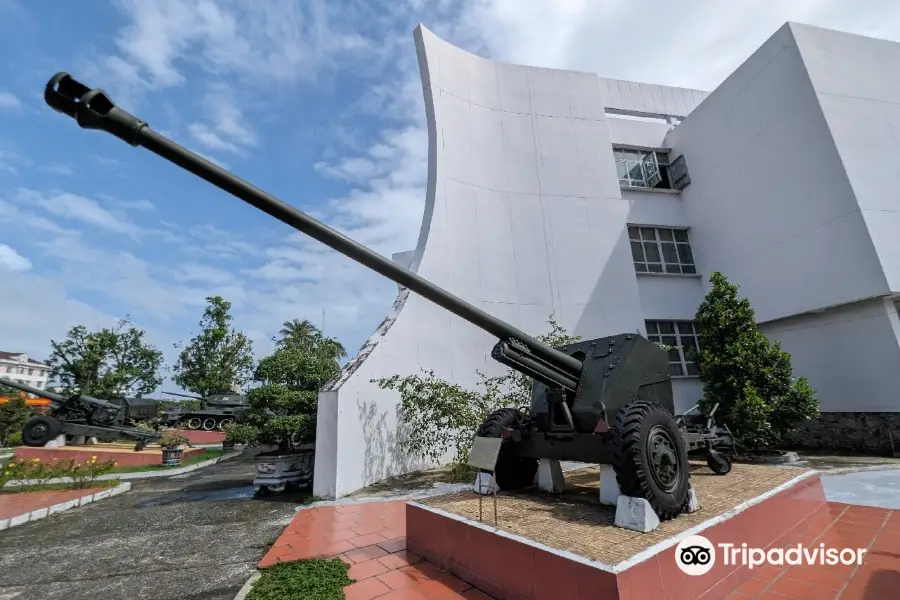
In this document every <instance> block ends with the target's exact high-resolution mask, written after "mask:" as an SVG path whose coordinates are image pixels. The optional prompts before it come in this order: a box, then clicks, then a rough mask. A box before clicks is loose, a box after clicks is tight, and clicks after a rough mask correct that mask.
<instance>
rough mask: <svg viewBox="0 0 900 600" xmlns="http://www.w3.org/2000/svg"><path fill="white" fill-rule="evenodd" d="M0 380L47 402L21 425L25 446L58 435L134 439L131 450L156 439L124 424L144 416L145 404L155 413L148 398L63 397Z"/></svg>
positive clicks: (145, 414) (104, 439) (40, 444)
mask: <svg viewBox="0 0 900 600" xmlns="http://www.w3.org/2000/svg"><path fill="white" fill-rule="evenodd" d="M0 383H2V384H3V385H6V386H9V387H11V388H14V389H17V390H20V391H22V392H26V393H28V394H33V395H35V396H39V397H41V398H46V399H47V400H49V401H50V410H49V411H47V412H46V413H45V414H43V415H39V416H37V417H33V418H32V419H29V421H28V422H27V423H25V426H24V427H23V428H22V441H23V442H24V443H25V445H26V446H43V445H44V444H46V443H47V442H49V441H51V440H54V439H56V436H58V435H60V434H65V435H72V436H84V437H85V438H90V437H93V438H97V439H98V440H99V441H101V442H111V441H115V440H134V441H135V442H136V444H135V448H134V449H135V450H143V449H144V448H145V447H146V446H147V444H149V443H151V442H155V441H157V440H158V439H159V434H157V433H153V432H149V431H143V430H140V429H136V428H134V427H128V423H129V421H130V420H131V419H133V418H136V417H140V418H143V417H145V416H147V414H148V413H147V409H148V407H149V408H150V410H151V412H153V413H154V415H151V416H155V411H156V410H157V409H158V407H157V406H156V405H155V402H154V401H152V400H143V399H140V398H135V399H132V398H123V399H121V402H122V403H121V404H118V403H116V402H110V401H107V400H100V399H99V398H94V397H93V396H87V395H84V394H77V395H75V396H71V397H69V398H66V397H65V396H60V395H59V394H54V393H53V392H48V391H46V390H39V389H38V388H34V387H31V386H30V385H26V384H24V383H19V382H17V381H12V380H11V379H7V378H5V377H4V378H0ZM151 403H152V404H151Z"/></svg>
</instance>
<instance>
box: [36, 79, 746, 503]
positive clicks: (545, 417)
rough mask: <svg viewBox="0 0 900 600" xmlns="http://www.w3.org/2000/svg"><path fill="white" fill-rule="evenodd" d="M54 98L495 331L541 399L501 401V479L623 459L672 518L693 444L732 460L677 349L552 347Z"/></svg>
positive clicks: (71, 112)
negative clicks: (687, 413)
mask: <svg viewBox="0 0 900 600" xmlns="http://www.w3.org/2000/svg"><path fill="white" fill-rule="evenodd" d="M44 99H45V101H46V102H47V104H49V105H50V106H51V107H52V108H53V109H54V110H56V111H58V112H60V113H62V114H64V115H67V116H69V117H72V118H74V119H75V120H76V121H77V123H78V125H79V126H81V127H82V128H84V129H98V130H101V131H106V132H107V133H111V134H112V135H114V136H116V137H118V138H119V139H121V140H123V141H125V142H127V143H128V144H130V145H132V146H136V147H137V146H141V147H143V148H145V149H147V150H149V151H150V152H152V153H154V154H156V155H157V156H159V157H161V158H163V159H165V160H167V161H169V162H172V163H174V164H175V165H177V166H179V167H181V168H182V169H184V170H186V171H189V172H191V173H193V174H194V175H196V176H197V177H199V178H201V179H204V180H205V181H207V182H209V183H211V184H212V185H214V186H216V187H218V188H220V189H221V190H223V191H225V192H228V193H229V194H231V195H233V196H236V197H237V198H239V199H241V200H243V201H244V202H246V203H247V204H249V205H251V206H253V207H255V208H257V209H259V210H261V211H263V212H265V213H267V214H269V215H271V216H272V217H275V218H276V219H278V220H279V221H281V222H283V223H285V224H287V225H289V226H291V227H293V228H294V229H296V230H297V231H299V232H301V233H304V234H306V235H308V236H310V237H311V238H313V239H315V240H317V241H319V242H321V243H323V244H325V245H326V246H328V247H330V248H331V249H333V250H335V251H337V252H340V253H341V254H344V255H345V256H347V257H349V258H351V259H353V260H355V261H356V262H358V263H360V264H362V265H364V266H366V267H368V268H370V269H372V270H373V271H375V272H377V273H379V274H381V275H383V276H385V277H387V278H388V279H390V280H392V281H394V282H396V283H397V284H399V285H400V286H402V287H405V288H407V289H409V290H410V291H412V292H414V293H416V294H419V295H421V296H423V297H424V298H426V299H427V300H430V301H431V302H434V303H435V304H437V305H438V306H441V307H442V308H445V309H446V310H448V311H450V312H451V313H453V314H455V315H456V316H458V317H459V318H461V319H464V320H465V321H468V322H469V323H471V324H473V325H475V326H476V327H479V328H480V329H482V330H484V331H485V332H487V333H489V334H491V335H493V336H495V337H496V338H497V339H498V340H499V341H498V342H497V344H496V345H495V346H494V348H493V350H492V352H491V356H492V357H493V358H494V359H495V360H497V361H499V362H500V363H502V364H504V365H506V366H508V367H510V368H512V369H514V370H516V371H518V372H520V373H523V374H525V375H527V376H529V377H531V378H532V379H533V381H534V383H533V387H532V399H531V406H530V407H523V408H506V409H501V410H498V411H496V412H494V413H492V414H491V415H490V416H489V417H487V419H486V420H485V422H484V423H483V424H482V425H481V427H480V428H479V430H478V433H477V434H478V435H479V436H485V437H495V438H502V439H503V442H502V444H501V450H500V454H499V458H498V462H497V465H496V471H495V475H496V483H497V485H498V487H499V488H500V489H501V490H512V489H516V488H523V487H528V486H530V485H532V484H533V483H534V479H535V474H536V471H537V466H538V460H539V459H541V458H549V459H559V460H569V461H581V462H587V463H600V464H611V465H613V467H614V469H615V472H616V477H617V480H618V483H619V486H620V488H621V491H622V493H623V494H626V495H629V496H635V497H643V498H646V499H647V501H648V502H649V503H650V505H651V506H652V507H653V509H654V510H655V511H656V513H657V515H659V517H660V519H670V518H673V517H676V516H677V515H679V514H680V513H681V512H682V511H683V510H684V509H685V507H686V505H687V503H688V500H689V489H690V474H689V465H688V461H687V454H688V452H689V451H692V450H696V449H703V448H705V449H706V452H707V463H708V464H709V465H710V466H711V467H713V469H714V470H715V471H716V472H718V473H722V474H724V473H727V472H728V471H729V470H730V467H731V463H730V461H729V460H728V459H727V458H726V457H725V456H724V455H722V454H720V453H718V452H717V451H716V447H717V446H718V444H719V437H718V435H717V433H716V431H715V430H711V429H709V428H703V429H702V430H697V429H693V430H688V429H683V428H682V427H681V426H679V423H678V422H676V420H675V416H674V411H675V403H674V399H673V394H672V382H671V379H670V376H669V361H668V356H667V353H666V351H665V350H663V349H662V348H660V347H659V346H657V345H655V344H654V343H652V342H650V341H649V340H647V339H646V338H644V337H642V336H640V335H637V334H635V333H621V334H618V335H613V336H609V337H605V338H601V339H595V340H587V341H582V342H578V343H575V344H569V345H566V346H561V347H558V348H551V347H549V346H546V345H544V344H542V343H540V342H538V341H537V340H536V339H534V338H533V337H531V336H529V335H527V334H525V333H524V332H522V331H520V330H518V329H517V328H515V327H512V326H511V325H509V324H508V323H505V322H503V321H501V320H499V319H497V318H496V317H494V316H492V315H490V314H488V313H487V312H485V311H482V310H480V309H479V308H477V307H475V306H472V305H471V304H469V303H467V302H465V301H463V300H461V299H459V298H457V297H455V296H453V295H452V294H450V293H449V292H447V291H446V290H444V289H442V288H440V287H438V286H436V285H434V284H433V283H431V282H429V281H427V280H425V279H423V278H422V277H420V276H419V275H418V274H416V273H413V272H411V271H409V270H407V269H405V268H403V267H401V266H400V265H398V264H396V263H395V262H393V261H391V260H388V259H387V258H385V257H383V256H381V255H379V254H377V253H375V252H373V251H371V250H369V249H368V248H366V247H365V246H363V245H361V244H359V243H357V242H355V241H353V240H351V239H350V238H348V237H346V236H344V235H343V234H341V233H339V232H337V231H335V230H334V229H331V228H330V227H328V226H327V225H325V224H323V223H321V222H319V221H317V220H315V219H313V218H312V217H310V216H308V215H306V214H305V213H303V212H301V211H299V210H297V209H296V208H294V207H292V206H290V205H288V204H286V203H284V202H282V201H281V200H278V199H277V198H275V197H273V196H271V195H269V194H267V193H266V192H264V191H262V190H261V189H259V188H256V187H254V186H253V185H251V184H249V183H247V182H246V181H244V180H242V179H240V178H238V177H236V176H235V175H233V174H232V173H230V172H229V171H227V170H225V169H223V168H221V167H219V166H218V165H215V164H213V163H212V162H210V161H208V160H206V159H204V158H202V157H201V156H199V155H197V154H195V153H193V152H191V151H189V150H187V149H186V148H183V147H182V146H179V145H178V144H176V143H175V142H173V141H171V140H169V139H167V138H166V137H164V136H162V135H160V134H159V133H157V132H155V131H153V129H151V128H150V127H149V126H148V125H147V123H146V122H144V121H142V120H140V119H138V118H137V117H135V116H133V115H131V114H129V113H128V112H126V111H124V110H122V109H121V108H118V107H117V106H116V105H115V104H113V102H112V100H111V99H110V98H109V96H108V95H107V94H106V93H105V92H104V91H102V90H100V89H90V88H88V87H87V86H85V85H83V84H82V83H79V82H78V81H76V80H75V79H73V78H72V77H71V76H70V75H69V74H68V73H58V74H56V75H55V76H54V77H53V78H52V79H51V80H50V81H49V82H48V84H47V87H46V90H45V93H44Z"/></svg>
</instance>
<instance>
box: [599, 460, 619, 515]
mask: <svg viewBox="0 0 900 600" xmlns="http://www.w3.org/2000/svg"><path fill="white" fill-rule="evenodd" d="M621 495H622V492H621V490H620V489H619V482H618V481H616V472H615V470H614V469H613V468H612V465H600V504H603V505H604V506H616V503H617V502H618V501H619V496H621Z"/></svg>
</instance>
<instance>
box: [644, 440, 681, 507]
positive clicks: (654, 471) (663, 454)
mask: <svg viewBox="0 0 900 600" xmlns="http://www.w3.org/2000/svg"><path fill="white" fill-rule="evenodd" d="M675 449H676V445H675V440H674V439H673V438H672V435H671V434H670V433H669V432H668V431H667V430H666V429H665V428H663V427H660V426H658V425H657V426H655V427H653V429H651V430H650V435H648V436H647V454H648V455H649V456H650V465H649V467H650V469H649V470H650V476H651V477H653V480H654V481H655V482H656V484H657V485H658V486H659V487H660V489H661V490H662V491H664V492H666V493H671V492H672V491H674V490H675V488H676V487H678V476H679V473H680V470H681V468H680V466H679V464H678V454H677V452H676V450H675Z"/></svg>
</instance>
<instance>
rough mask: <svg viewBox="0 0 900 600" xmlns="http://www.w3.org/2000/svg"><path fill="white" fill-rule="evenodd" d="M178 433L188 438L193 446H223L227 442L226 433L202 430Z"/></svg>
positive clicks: (184, 430) (181, 430)
mask: <svg viewBox="0 0 900 600" xmlns="http://www.w3.org/2000/svg"><path fill="white" fill-rule="evenodd" d="M178 433H180V434H182V435H184V436H185V437H187V439H188V440H190V442H191V443H192V444H221V443H222V442H224V441H225V432H224V431H204V430H202V429H179V430H178Z"/></svg>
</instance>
